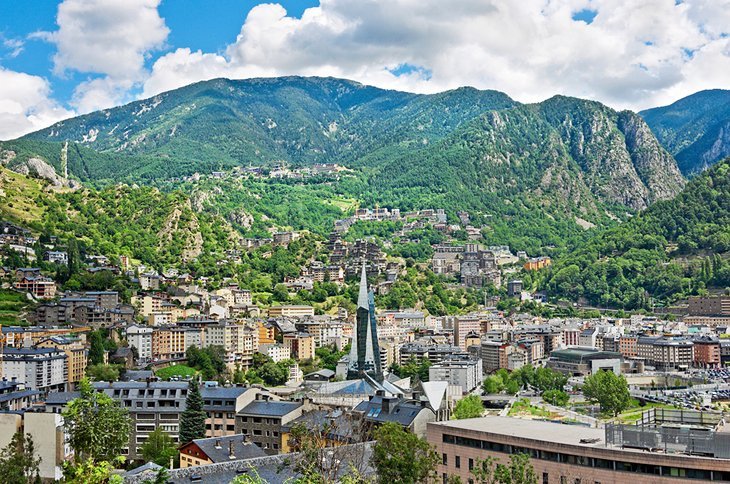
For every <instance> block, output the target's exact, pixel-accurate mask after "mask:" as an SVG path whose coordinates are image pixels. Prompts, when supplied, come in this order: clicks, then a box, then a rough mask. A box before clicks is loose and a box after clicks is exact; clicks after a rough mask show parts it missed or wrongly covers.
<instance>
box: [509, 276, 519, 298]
mask: <svg viewBox="0 0 730 484" xmlns="http://www.w3.org/2000/svg"><path fill="white" fill-rule="evenodd" d="M507 295H508V296H509V297H521V296H522V281H520V280H519V279H516V280H513V281H509V282H508V283H507Z"/></svg>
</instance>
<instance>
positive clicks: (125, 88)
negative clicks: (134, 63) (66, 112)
mask: <svg viewBox="0 0 730 484" xmlns="http://www.w3.org/2000/svg"><path fill="white" fill-rule="evenodd" d="M133 85H134V83H133V82H132V81H127V80H121V81H115V80H113V79H111V78H110V77H102V78H99V79H91V80H88V81H84V82H82V83H80V84H79V85H78V86H76V89H74V93H73V97H72V99H71V103H70V104H71V106H73V107H74V109H75V110H76V111H77V112H78V113H79V114H86V113H90V112H92V111H98V110H99V109H106V108H111V107H114V106H119V105H120V104H123V103H124V102H126V101H131V100H132V99H130V96H129V90H130V89H131V88H132V87H133Z"/></svg>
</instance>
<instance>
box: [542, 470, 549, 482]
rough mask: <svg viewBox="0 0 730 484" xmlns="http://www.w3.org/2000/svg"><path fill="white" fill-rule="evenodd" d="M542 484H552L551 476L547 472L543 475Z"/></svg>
mask: <svg viewBox="0 0 730 484" xmlns="http://www.w3.org/2000/svg"><path fill="white" fill-rule="evenodd" d="M542 484H550V474H548V473H547V472H543V473H542Z"/></svg>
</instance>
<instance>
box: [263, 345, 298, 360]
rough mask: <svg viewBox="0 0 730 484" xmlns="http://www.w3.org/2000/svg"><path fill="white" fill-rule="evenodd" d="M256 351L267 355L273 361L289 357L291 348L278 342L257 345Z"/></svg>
mask: <svg viewBox="0 0 730 484" xmlns="http://www.w3.org/2000/svg"><path fill="white" fill-rule="evenodd" d="M258 352H259V353H261V354H264V355H266V356H268V357H269V358H271V359H272V360H274V362H275V363H278V362H280V361H284V360H288V359H289V358H291V348H290V347H289V346H284V345H283V344H280V343H273V344H263V345H261V346H259V351H258Z"/></svg>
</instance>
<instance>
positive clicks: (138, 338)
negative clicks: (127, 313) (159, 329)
mask: <svg viewBox="0 0 730 484" xmlns="http://www.w3.org/2000/svg"><path fill="white" fill-rule="evenodd" d="M152 332H153V330H152V328H150V327H148V326H137V325H132V326H129V327H128V328H127V341H128V342H129V346H130V347H132V348H136V349H137V358H138V359H139V361H140V362H143V363H144V362H148V361H151V360H152Z"/></svg>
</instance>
